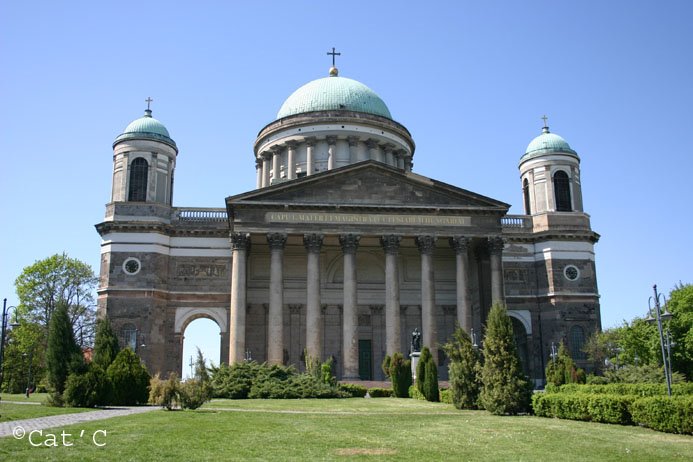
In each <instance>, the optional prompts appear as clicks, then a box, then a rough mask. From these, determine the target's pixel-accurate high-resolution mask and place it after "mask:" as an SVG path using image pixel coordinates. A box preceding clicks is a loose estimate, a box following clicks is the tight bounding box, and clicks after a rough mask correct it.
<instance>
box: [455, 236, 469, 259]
mask: <svg viewBox="0 0 693 462" xmlns="http://www.w3.org/2000/svg"><path fill="white" fill-rule="evenodd" d="M470 241H471V239H469V238H468V237H465V236H455V237H451V238H450V247H452V248H453V249H455V253H456V254H458V255H459V254H466V253H467V249H468V248H469V242H470Z"/></svg>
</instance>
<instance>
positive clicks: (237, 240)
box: [229, 233, 250, 250]
mask: <svg viewBox="0 0 693 462" xmlns="http://www.w3.org/2000/svg"><path fill="white" fill-rule="evenodd" d="M229 241H231V250H248V249H249V248H250V234H249V233H229Z"/></svg>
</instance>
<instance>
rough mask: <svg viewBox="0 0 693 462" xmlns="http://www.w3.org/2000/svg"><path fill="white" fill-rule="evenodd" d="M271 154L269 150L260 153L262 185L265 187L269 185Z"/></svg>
mask: <svg viewBox="0 0 693 462" xmlns="http://www.w3.org/2000/svg"><path fill="white" fill-rule="evenodd" d="M271 158H272V154H271V153H269V152H263V153H262V187H263V188H266V187H267V186H269V185H270V159H271Z"/></svg>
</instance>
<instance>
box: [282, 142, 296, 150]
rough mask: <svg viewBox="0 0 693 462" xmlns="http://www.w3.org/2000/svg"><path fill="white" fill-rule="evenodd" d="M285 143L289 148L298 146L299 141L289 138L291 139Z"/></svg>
mask: <svg viewBox="0 0 693 462" xmlns="http://www.w3.org/2000/svg"><path fill="white" fill-rule="evenodd" d="M284 145H285V146H286V147H287V148H289V149H296V148H297V147H298V141H296V140H289V141H287V142H285V143H284Z"/></svg>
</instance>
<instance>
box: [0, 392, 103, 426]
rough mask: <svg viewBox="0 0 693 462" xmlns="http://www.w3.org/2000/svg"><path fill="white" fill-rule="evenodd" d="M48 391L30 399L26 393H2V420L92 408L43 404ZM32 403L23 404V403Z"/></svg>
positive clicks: (0, 410) (0, 406) (69, 412)
mask: <svg viewBox="0 0 693 462" xmlns="http://www.w3.org/2000/svg"><path fill="white" fill-rule="evenodd" d="M47 397H48V394H47V393H36V394H32V395H31V396H30V397H29V399H27V397H26V395H24V394H18V395H11V394H9V393H2V394H0V398H2V399H1V400H0V422H7V421H9V420H22V419H33V418H35V417H45V416H49V415H57V414H72V413H75V412H87V411H90V409H82V408H74V407H49V406H42V405H41V403H43V402H44V401H45V400H46V398H47ZM26 402H29V403H32V404H23V403H26Z"/></svg>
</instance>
